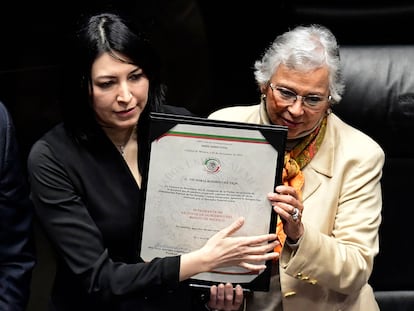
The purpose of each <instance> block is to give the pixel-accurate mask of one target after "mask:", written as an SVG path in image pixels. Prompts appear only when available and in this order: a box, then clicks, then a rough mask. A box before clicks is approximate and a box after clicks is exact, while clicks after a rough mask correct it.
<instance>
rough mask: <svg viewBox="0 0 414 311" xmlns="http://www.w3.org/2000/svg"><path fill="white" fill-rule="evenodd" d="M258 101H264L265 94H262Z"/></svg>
mask: <svg viewBox="0 0 414 311" xmlns="http://www.w3.org/2000/svg"><path fill="white" fill-rule="evenodd" d="M260 99H261V100H262V101H264V102H265V101H266V94H262V95H261V96H260Z"/></svg>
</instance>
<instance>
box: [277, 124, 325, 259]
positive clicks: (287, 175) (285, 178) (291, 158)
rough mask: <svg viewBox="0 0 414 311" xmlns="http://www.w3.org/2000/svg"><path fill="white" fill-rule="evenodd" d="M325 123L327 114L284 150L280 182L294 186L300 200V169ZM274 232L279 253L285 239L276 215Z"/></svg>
mask: <svg viewBox="0 0 414 311" xmlns="http://www.w3.org/2000/svg"><path fill="white" fill-rule="evenodd" d="M326 123H327V116H325V117H324V118H323V119H322V122H321V124H320V125H319V126H318V127H317V128H316V129H315V130H314V131H313V132H312V133H310V134H309V135H308V136H306V137H305V138H304V139H303V140H302V141H301V142H300V143H299V144H297V145H296V146H295V147H294V148H293V149H292V150H291V151H286V152H285V160H284V167H283V173H282V182H283V184H284V185H288V186H292V187H293V188H295V190H296V192H297V193H298V196H299V199H300V200H302V188H303V185H304V183H305V178H304V176H303V173H302V171H301V170H302V169H303V168H304V167H305V166H306V165H307V164H308V163H309V162H310V161H311V160H312V158H313V157H314V155H315V154H316V152H318V150H319V147H320V146H321V144H322V140H323V137H324V136H325V132H326ZM276 234H277V236H278V238H279V241H280V243H281V244H280V245H278V246H276V247H275V252H278V253H279V254H280V252H281V250H282V247H283V244H284V243H285V240H286V234H285V233H284V231H283V223H282V221H281V219H280V217H279V216H278V217H277V227H276Z"/></svg>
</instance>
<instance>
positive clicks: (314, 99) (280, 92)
mask: <svg viewBox="0 0 414 311" xmlns="http://www.w3.org/2000/svg"><path fill="white" fill-rule="evenodd" d="M269 86H270V88H271V89H272V92H273V95H275V94H276V95H277V96H278V98H279V99H280V100H282V101H284V102H285V103H287V104H289V105H293V104H294V103H295V102H296V101H297V100H298V99H299V100H300V101H301V102H302V103H303V105H305V106H306V107H308V108H310V109H318V108H319V105H320V104H322V103H323V102H325V101H326V100H327V101H328V102H329V101H331V100H332V96H330V95H329V96H319V95H306V96H301V95H298V94H296V93H295V92H293V91H291V90H289V89H287V88H284V87H281V86H275V85H273V83H270V85H269ZM275 91H277V92H275Z"/></svg>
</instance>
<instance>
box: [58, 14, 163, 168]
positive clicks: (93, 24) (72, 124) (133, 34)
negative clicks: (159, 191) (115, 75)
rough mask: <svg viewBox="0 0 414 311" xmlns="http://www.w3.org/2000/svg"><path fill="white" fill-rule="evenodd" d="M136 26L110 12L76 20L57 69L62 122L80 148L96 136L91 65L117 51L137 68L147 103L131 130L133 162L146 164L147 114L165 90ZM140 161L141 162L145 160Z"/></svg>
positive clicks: (151, 52) (152, 54) (154, 58)
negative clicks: (134, 131)
mask: <svg viewBox="0 0 414 311" xmlns="http://www.w3.org/2000/svg"><path fill="white" fill-rule="evenodd" d="M141 28H142V25H139V24H135V23H132V22H130V21H127V20H126V19H124V18H122V17H121V16H120V15H117V14H114V13H99V14H95V15H92V16H89V17H86V19H84V20H82V21H81V23H80V25H79V24H78V26H77V30H76V31H74V34H73V35H72V36H71V37H69V39H68V40H67V43H68V46H67V48H66V49H65V52H67V56H66V57H65V59H64V62H65V63H64V65H63V70H62V72H63V77H62V78H63V85H62V90H61V91H62V92H61V95H62V96H61V102H62V116H63V122H64V126H65V128H66V130H67V131H68V133H69V134H70V135H71V136H72V137H73V139H74V140H75V141H76V142H77V143H79V144H83V145H86V146H93V145H95V147H97V146H96V145H97V144H98V142H97V138H99V136H100V135H102V129H101V128H100V126H99V124H98V122H97V120H96V116H95V112H94V110H93V107H92V98H91V69H92V64H93V62H94V61H95V59H96V58H97V57H99V56H100V55H101V54H102V53H110V54H112V55H113V54H114V52H115V53H120V54H122V55H124V56H126V57H128V58H129V60H131V61H132V63H134V64H136V65H138V66H139V67H140V68H142V69H143V72H144V73H145V75H146V76H147V78H148V79H149V94H148V102H147V105H146V107H145V109H144V111H143V112H142V114H141V116H140V118H139V121H138V125H137V131H138V133H139V135H140V136H139V137H140V139H138V144H139V148H138V150H139V152H140V155H139V159H140V169H142V168H143V166H142V165H143V163H142V161H146V160H147V151H148V146H147V137H148V131H149V113H150V112H151V111H158V110H159V107H160V105H162V104H164V102H165V91H166V87H165V85H164V84H163V83H162V82H161V78H160V74H161V69H160V59H159V57H158V55H157V54H156V52H155V51H154V49H153V47H152V46H151V44H150V41H149V38H148V36H147V35H146V33H145V31H144V30H142V29H141ZM145 163H146V162H145Z"/></svg>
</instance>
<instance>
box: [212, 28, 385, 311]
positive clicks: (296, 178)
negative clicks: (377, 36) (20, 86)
mask: <svg viewBox="0 0 414 311" xmlns="http://www.w3.org/2000/svg"><path fill="white" fill-rule="evenodd" d="M254 74H255V78H256V82H257V84H258V86H259V89H260V92H261V100H260V103H259V104H256V105H251V106H236V107H227V108H222V109H220V110H218V111H216V112H213V113H212V114H211V115H210V116H209V118H211V119H220V120H227V121H239V122H248V123H257V124H275V125H281V126H286V127H287V128H288V140H287V144H286V151H285V167H284V172H283V183H282V184H281V185H278V186H277V187H276V188H275V192H274V193H269V195H268V199H269V200H270V202H271V204H272V206H273V209H274V211H275V212H276V213H277V215H278V219H279V222H278V226H277V228H276V229H275V230H276V233H277V234H278V237H279V240H280V242H281V243H282V245H283V246H282V247H280V248H278V249H277V251H278V252H280V257H279V259H278V260H275V261H274V265H273V270H272V279H271V288H270V292H269V293H263V292H254V293H252V294H251V295H249V296H248V297H247V309H248V310H254V311H260V310H282V309H283V310H284V311H291V310H292V311H297V310H313V311H315V310H321V311H326V310H352V311H359V310H364V311H365V310H370V311H371V310H379V308H378V305H377V303H376V301H375V297H374V293H373V290H372V288H371V286H370V285H369V284H368V280H369V278H370V275H371V272H372V269H373V264H374V257H375V256H376V255H377V254H378V252H379V241H378V229H379V226H380V223H381V207H382V197H381V184H380V180H381V176H382V168H383V165H384V152H383V150H382V149H381V147H380V146H379V145H378V144H377V143H376V142H375V141H374V140H373V139H372V138H370V137H368V136H367V135H366V134H364V133H362V132H361V131H359V130H357V129H355V128H353V127H351V126H350V125H348V124H346V123H345V122H344V121H342V120H341V119H340V118H339V117H338V116H336V115H335V114H334V113H332V111H331V107H332V105H333V104H335V103H338V102H340V100H341V95H342V94H343V91H344V83H343V81H342V76H341V70H340V59H339V47H338V44H337V40H336V38H335V36H334V35H333V34H332V33H331V31H330V30H329V29H327V28H326V27H324V26H321V25H310V26H298V27H296V28H294V29H292V30H290V31H287V32H286V33H284V34H282V35H280V36H278V37H277V38H276V39H275V41H274V42H273V43H272V44H271V45H270V47H269V48H268V49H267V50H266V51H265V53H264V55H263V57H262V59H261V60H258V61H256V63H255V71H254Z"/></svg>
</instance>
